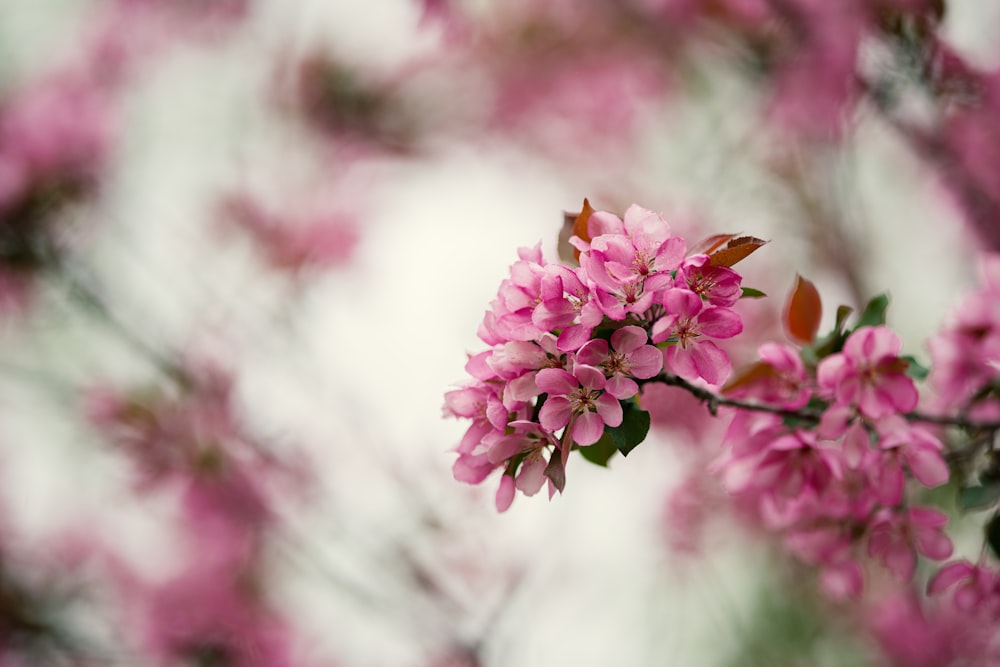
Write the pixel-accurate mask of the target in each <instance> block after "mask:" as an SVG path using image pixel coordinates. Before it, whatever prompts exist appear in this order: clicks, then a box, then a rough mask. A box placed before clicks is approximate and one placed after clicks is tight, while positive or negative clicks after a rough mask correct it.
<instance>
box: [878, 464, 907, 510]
mask: <svg viewBox="0 0 1000 667" xmlns="http://www.w3.org/2000/svg"><path fill="white" fill-rule="evenodd" d="M905 481H906V478H905V477H904V476H903V469H902V468H901V467H900V465H899V462H898V461H897V460H896V459H895V457H889V456H886V457H883V463H882V475H881V479H880V480H879V482H880V483H879V485H878V487H877V488H876V489H875V495H876V496H877V497H878V499H879V502H881V503H882V504H883V505H885V506H887V507H892V506H894V505H898V504H899V501H901V500H902V499H903V486H904V483H905Z"/></svg>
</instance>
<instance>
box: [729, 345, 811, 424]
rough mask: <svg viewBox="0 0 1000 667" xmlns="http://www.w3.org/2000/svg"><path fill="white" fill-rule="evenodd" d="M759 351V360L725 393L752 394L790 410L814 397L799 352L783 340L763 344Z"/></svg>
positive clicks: (741, 395)
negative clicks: (782, 341)
mask: <svg viewBox="0 0 1000 667" xmlns="http://www.w3.org/2000/svg"><path fill="white" fill-rule="evenodd" d="M757 352H758V354H759V355H760V361H759V362H757V363H756V364H754V365H753V366H751V367H750V368H749V369H748V370H746V371H744V372H741V373H739V374H738V375H737V376H736V377H735V378H734V379H733V380H731V381H730V383H729V384H728V385H727V386H726V389H725V391H726V394H728V395H730V396H733V397H746V396H752V397H754V398H756V399H758V400H760V401H762V402H764V403H768V404H770V405H776V406H780V407H783V408H788V409H789V410H796V409H798V408H801V407H803V406H805V405H806V404H807V403H808V402H809V398H810V396H811V391H810V381H809V378H808V377H807V375H806V369H805V365H804V364H803V363H802V358H801V357H800V356H799V353H798V351H797V350H796V349H795V348H793V347H791V346H788V345H783V344H781V343H764V344H763V345H761V346H760V347H759V348H758V350H757Z"/></svg>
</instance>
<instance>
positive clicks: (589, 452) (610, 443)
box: [578, 431, 618, 468]
mask: <svg viewBox="0 0 1000 667" xmlns="http://www.w3.org/2000/svg"><path fill="white" fill-rule="evenodd" d="M578 449H579V450H580V455H581V456H582V457H583V458H585V459H587V460H588V461H590V462H591V463H593V464H595V465H599V466H601V467H603V468H607V467H608V461H609V460H610V459H611V457H612V456H614V455H615V452H617V451H618V445H616V444H615V441H614V438H612V437H611V434H609V433H607V432H606V431H605V433H604V435H602V436H601V439H600V440H598V441H597V442H595V443H594V444H592V445H590V446H588V447H579V446H578Z"/></svg>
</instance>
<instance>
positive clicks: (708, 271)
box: [677, 254, 743, 307]
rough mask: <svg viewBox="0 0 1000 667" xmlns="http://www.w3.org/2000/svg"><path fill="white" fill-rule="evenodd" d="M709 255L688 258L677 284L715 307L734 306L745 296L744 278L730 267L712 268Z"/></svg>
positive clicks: (682, 267)
mask: <svg viewBox="0 0 1000 667" xmlns="http://www.w3.org/2000/svg"><path fill="white" fill-rule="evenodd" d="M709 261H710V258H709V256H708V255H704V254H699V255H694V256H692V257H688V258H687V259H686V260H684V263H683V265H682V266H681V269H680V272H679V275H678V278H677V282H678V283H680V284H683V285H687V288H688V289H689V290H691V291H692V292H694V293H695V294H697V295H698V296H700V297H702V298H703V299H705V300H706V301H708V302H709V303H710V304H712V305H713V306H726V307H728V306H732V305H733V304H734V303H736V302H737V301H739V300H740V297H741V296H743V290H742V288H741V286H740V283H742V282H743V277H742V276H741V275H740V274H738V273H737V272H736V271H734V270H733V269H731V268H729V267H728V266H711V265H710V264H709Z"/></svg>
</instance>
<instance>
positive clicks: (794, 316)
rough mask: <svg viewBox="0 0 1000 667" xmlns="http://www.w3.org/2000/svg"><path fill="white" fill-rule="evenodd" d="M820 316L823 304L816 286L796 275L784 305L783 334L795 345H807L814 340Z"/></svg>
mask: <svg viewBox="0 0 1000 667" xmlns="http://www.w3.org/2000/svg"><path fill="white" fill-rule="evenodd" d="M822 316H823V303H822V301H820V298H819V292H818V291H817V290H816V286H815V285H813V284H812V283H811V282H809V281H808V280H806V279H805V278H803V277H802V276H798V275H797V276H796V277H795V287H794V289H792V293H791V294H790V295H789V297H788V303H787V304H786V305H785V314H784V323H785V332H786V333H787V334H788V336H789V337H790V338H791V339H792V340H794V341H795V342H796V343H800V344H802V345H809V344H810V343H812V342H813V341H814V340H815V339H816V332H817V331H819V321H820V319H821V318H822Z"/></svg>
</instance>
